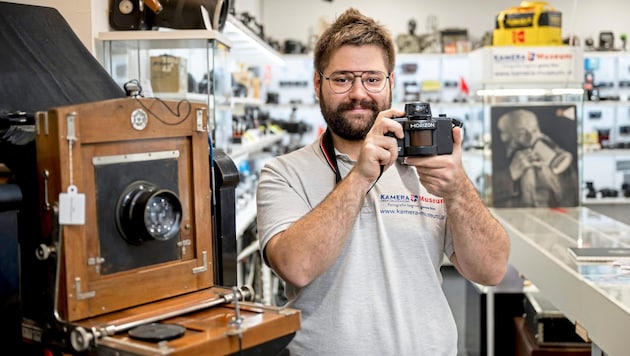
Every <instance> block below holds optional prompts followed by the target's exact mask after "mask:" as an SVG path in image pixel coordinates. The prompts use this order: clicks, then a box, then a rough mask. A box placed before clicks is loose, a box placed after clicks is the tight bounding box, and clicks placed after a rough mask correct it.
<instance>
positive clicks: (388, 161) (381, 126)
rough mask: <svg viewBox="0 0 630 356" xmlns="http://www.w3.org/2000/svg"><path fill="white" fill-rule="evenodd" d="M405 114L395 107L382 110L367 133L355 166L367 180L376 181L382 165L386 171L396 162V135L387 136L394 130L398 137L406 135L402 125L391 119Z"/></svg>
mask: <svg viewBox="0 0 630 356" xmlns="http://www.w3.org/2000/svg"><path fill="white" fill-rule="evenodd" d="M403 115H405V113H404V112H403V111H400V110H395V109H389V110H385V111H381V112H380V113H379V114H378V116H377V118H376V121H375V122H374V125H373V126H372V129H370V132H368V134H367V135H366V137H365V140H364V141H363V147H361V153H360V154H359V158H358V160H357V165H356V166H355V168H354V169H355V170H358V172H359V174H361V176H363V177H365V179H366V180H368V181H370V182H373V181H375V180H376V179H378V177H379V176H380V175H381V166H382V167H383V168H382V170H383V171H384V170H386V169H387V168H389V167H390V166H391V165H392V164H394V162H396V159H397V158H398V144H397V143H396V139H395V138H394V137H391V136H386V134H387V133H390V132H392V133H394V135H395V136H396V137H398V138H403V137H404V133H403V129H402V126H401V125H400V124H399V123H398V122H396V121H395V120H392V119H391V118H392V117H398V116H403Z"/></svg>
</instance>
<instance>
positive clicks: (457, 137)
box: [453, 126, 464, 149]
mask: <svg viewBox="0 0 630 356" xmlns="http://www.w3.org/2000/svg"><path fill="white" fill-rule="evenodd" d="M463 140H464V135H463V132H462V128H461V127H459V126H455V127H453V149H455V148H456V147H457V148H461V147H462V141H463Z"/></svg>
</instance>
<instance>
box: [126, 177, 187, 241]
mask: <svg viewBox="0 0 630 356" xmlns="http://www.w3.org/2000/svg"><path fill="white" fill-rule="evenodd" d="M181 221H182V205H181V202H180V201H179V198H178V197H177V195H176V194H175V193H173V192H171V191H170V190H166V189H157V188H156V187H155V185H153V184H152V183H150V182H146V181H138V182H134V183H132V184H130V185H129V186H128V187H127V188H126V189H125V191H124V192H123V193H122V194H121V196H120V198H119V199H118V204H117V206H116V226H117V228H118V232H119V233H120V234H121V235H122V237H123V238H124V239H125V240H126V241H127V242H129V243H132V244H136V245H138V244H141V243H142V242H143V241H150V240H158V241H167V240H170V239H172V238H173V237H175V236H177V235H178V233H179V229H180V224H181Z"/></svg>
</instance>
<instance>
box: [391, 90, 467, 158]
mask: <svg viewBox="0 0 630 356" xmlns="http://www.w3.org/2000/svg"><path fill="white" fill-rule="evenodd" d="M393 120H395V121H397V122H399V123H400V124H401V125H402V127H403V131H404V133H405V137H403V138H402V139H398V138H397V141H398V157H407V156H433V155H443V154H451V153H452V152H453V127H455V126H459V127H462V126H463V124H462V122H461V121H460V120H457V119H452V118H448V117H446V115H445V114H440V115H439V116H437V117H433V115H432V114H431V105H429V103H422V102H417V103H407V104H405V116H404V117H394V118H393ZM388 135H389V136H394V134H393V133H388Z"/></svg>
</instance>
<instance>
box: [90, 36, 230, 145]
mask: <svg viewBox="0 0 630 356" xmlns="http://www.w3.org/2000/svg"><path fill="white" fill-rule="evenodd" d="M97 42H99V46H97V57H99V59H100V60H101V62H102V64H103V66H104V67H105V68H106V70H107V71H108V72H109V73H110V75H111V76H112V77H113V78H114V80H115V81H116V82H117V83H118V84H119V85H120V86H121V87H123V88H124V89H125V90H134V89H135V86H136V85H137V86H139V90H141V91H140V92H139V95H141V96H145V97H156V98H158V99H163V100H189V101H194V102H202V103H205V104H206V105H207V107H208V116H209V117H208V123H209V126H210V127H208V132H209V138H210V139H212V141H213V146H214V147H216V148H222V149H225V150H226V151H227V149H228V146H229V139H230V138H231V136H232V134H231V129H232V115H231V111H230V98H231V95H232V89H231V78H230V71H229V52H230V45H231V42H230V40H229V39H228V38H227V37H226V36H225V35H223V34H222V33H221V32H218V31H207V30H176V31H172V30H164V31H114V32H101V33H99V35H98V37H97Z"/></svg>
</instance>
